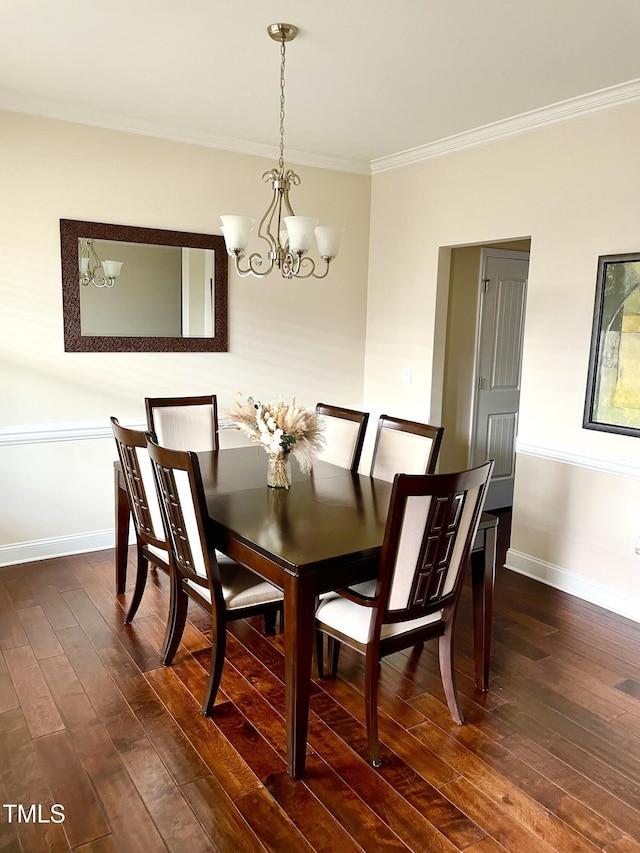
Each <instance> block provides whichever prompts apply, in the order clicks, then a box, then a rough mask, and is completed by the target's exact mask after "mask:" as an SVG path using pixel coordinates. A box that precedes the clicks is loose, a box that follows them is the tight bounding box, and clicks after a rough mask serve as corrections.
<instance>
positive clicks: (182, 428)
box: [144, 394, 219, 452]
mask: <svg viewBox="0 0 640 853" xmlns="http://www.w3.org/2000/svg"><path fill="white" fill-rule="evenodd" d="M144 403H145V408H146V412H147V426H148V427H149V432H150V433H151V434H152V436H153V437H154V440H155V441H156V442H157V443H158V444H159V445H160V446H162V447H167V448H170V449H172V450H193V451H195V452H198V451H200V450H217V449H218V447H219V444H218V403H217V398H216V395H215V394H211V395H208V396H200V397H145V401H144Z"/></svg>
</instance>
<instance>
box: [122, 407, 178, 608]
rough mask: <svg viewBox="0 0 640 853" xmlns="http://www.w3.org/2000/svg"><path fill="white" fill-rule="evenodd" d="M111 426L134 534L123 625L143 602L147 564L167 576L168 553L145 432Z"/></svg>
mask: <svg viewBox="0 0 640 853" xmlns="http://www.w3.org/2000/svg"><path fill="white" fill-rule="evenodd" d="M111 427H112V429H113V436H114V438H115V440H116V447H117V448H118V457H119V459H120V465H121V467H122V474H123V478H124V482H125V487H126V491H127V498H128V500H129V507H130V509H131V516H132V518H133V526H134V530H135V534H136V584H135V588H134V592H133V598H132V599H131V604H130V605H129V610H128V611H127V615H126V617H125V622H131V621H132V620H133V617H134V616H135V615H136V612H137V610H138V607H139V606H140V602H141V600H142V595H143V593H144V588H145V586H146V583H147V572H148V566H149V563H151V565H153V566H156V567H157V568H159V569H162V570H163V571H165V572H167V574H168V573H169V550H168V545H167V540H166V539H165V538H164V527H163V524H162V515H161V513H160V504H159V503H158V496H157V493H156V484H155V480H154V477H153V471H152V468H151V461H150V459H149V452H148V450H147V439H146V436H145V433H144V432H140V431H138V430H135V429H128V428H127V427H123V426H122V425H121V424H120V423H119V421H118V419H117V418H114V417H112V418H111Z"/></svg>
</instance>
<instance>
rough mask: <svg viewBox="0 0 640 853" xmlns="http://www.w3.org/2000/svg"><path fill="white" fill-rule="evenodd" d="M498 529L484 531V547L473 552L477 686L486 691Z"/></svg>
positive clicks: (474, 647) (472, 579)
mask: <svg viewBox="0 0 640 853" xmlns="http://www.w3.org/2000/svg"><path fill="white" fill-rule="evenodd" d="M496 531H497V525H494V526H493V527H488V528H487V529H486V530H484V531H483V534H484V548H483V549H481V550H479V551H476V552H474V553H473V554H472V555H471V588H472V596H473V651H474V658H475V673H476V687H477V688H478V690H482V691H487V690H488V689H489V662H490V658H491V619H492V614H493V585H494V581H495V573H496Z"/></svg>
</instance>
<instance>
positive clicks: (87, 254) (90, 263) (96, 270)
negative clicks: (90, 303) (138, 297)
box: [78, 238, 122, 287]
mask: <svg viewBox="0 0 640 853" xmlns="http://www.w3.org/2000/svg"><path fill="white" fill-rule="evenodd" d="M78 243H79V245H80V258H79V260H80V284H81V285H83V286H84V287H87V286H88V285H90V284H93V285H94V287H113V285H114V284H115V283H116V279H117V278H118V276H119V275H120V270H121V269H122V261H101V260H100V258H99V256H98V253H97V252H96V248H95V246H94V244H93V243H94V241H93V240H87V239H84V238H80V240H78Z"/></svg>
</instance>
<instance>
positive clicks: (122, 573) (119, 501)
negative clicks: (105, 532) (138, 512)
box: [114, 469, 130, 595]
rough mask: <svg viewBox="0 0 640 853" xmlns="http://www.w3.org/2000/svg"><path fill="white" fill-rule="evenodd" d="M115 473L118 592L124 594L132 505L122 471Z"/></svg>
mask: <svg viewBox="0 0 640 853" xmlns="http://www.w3.org/2000/svg"><path fill="white" fill-rule="evenodd" d="M114 475H115V484H114V486H115V498H116V594H117V595H122V594H123V593H124V590H125V586H126V582H127V557H128V547H129V519H130V507H129V499H128V497H127V491H126V489H125V487H124V483H123V482H122V479H121V478H122V475H121V473H120V471H118V470H117V469H116V470H115V472H114Z"/></svg>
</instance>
